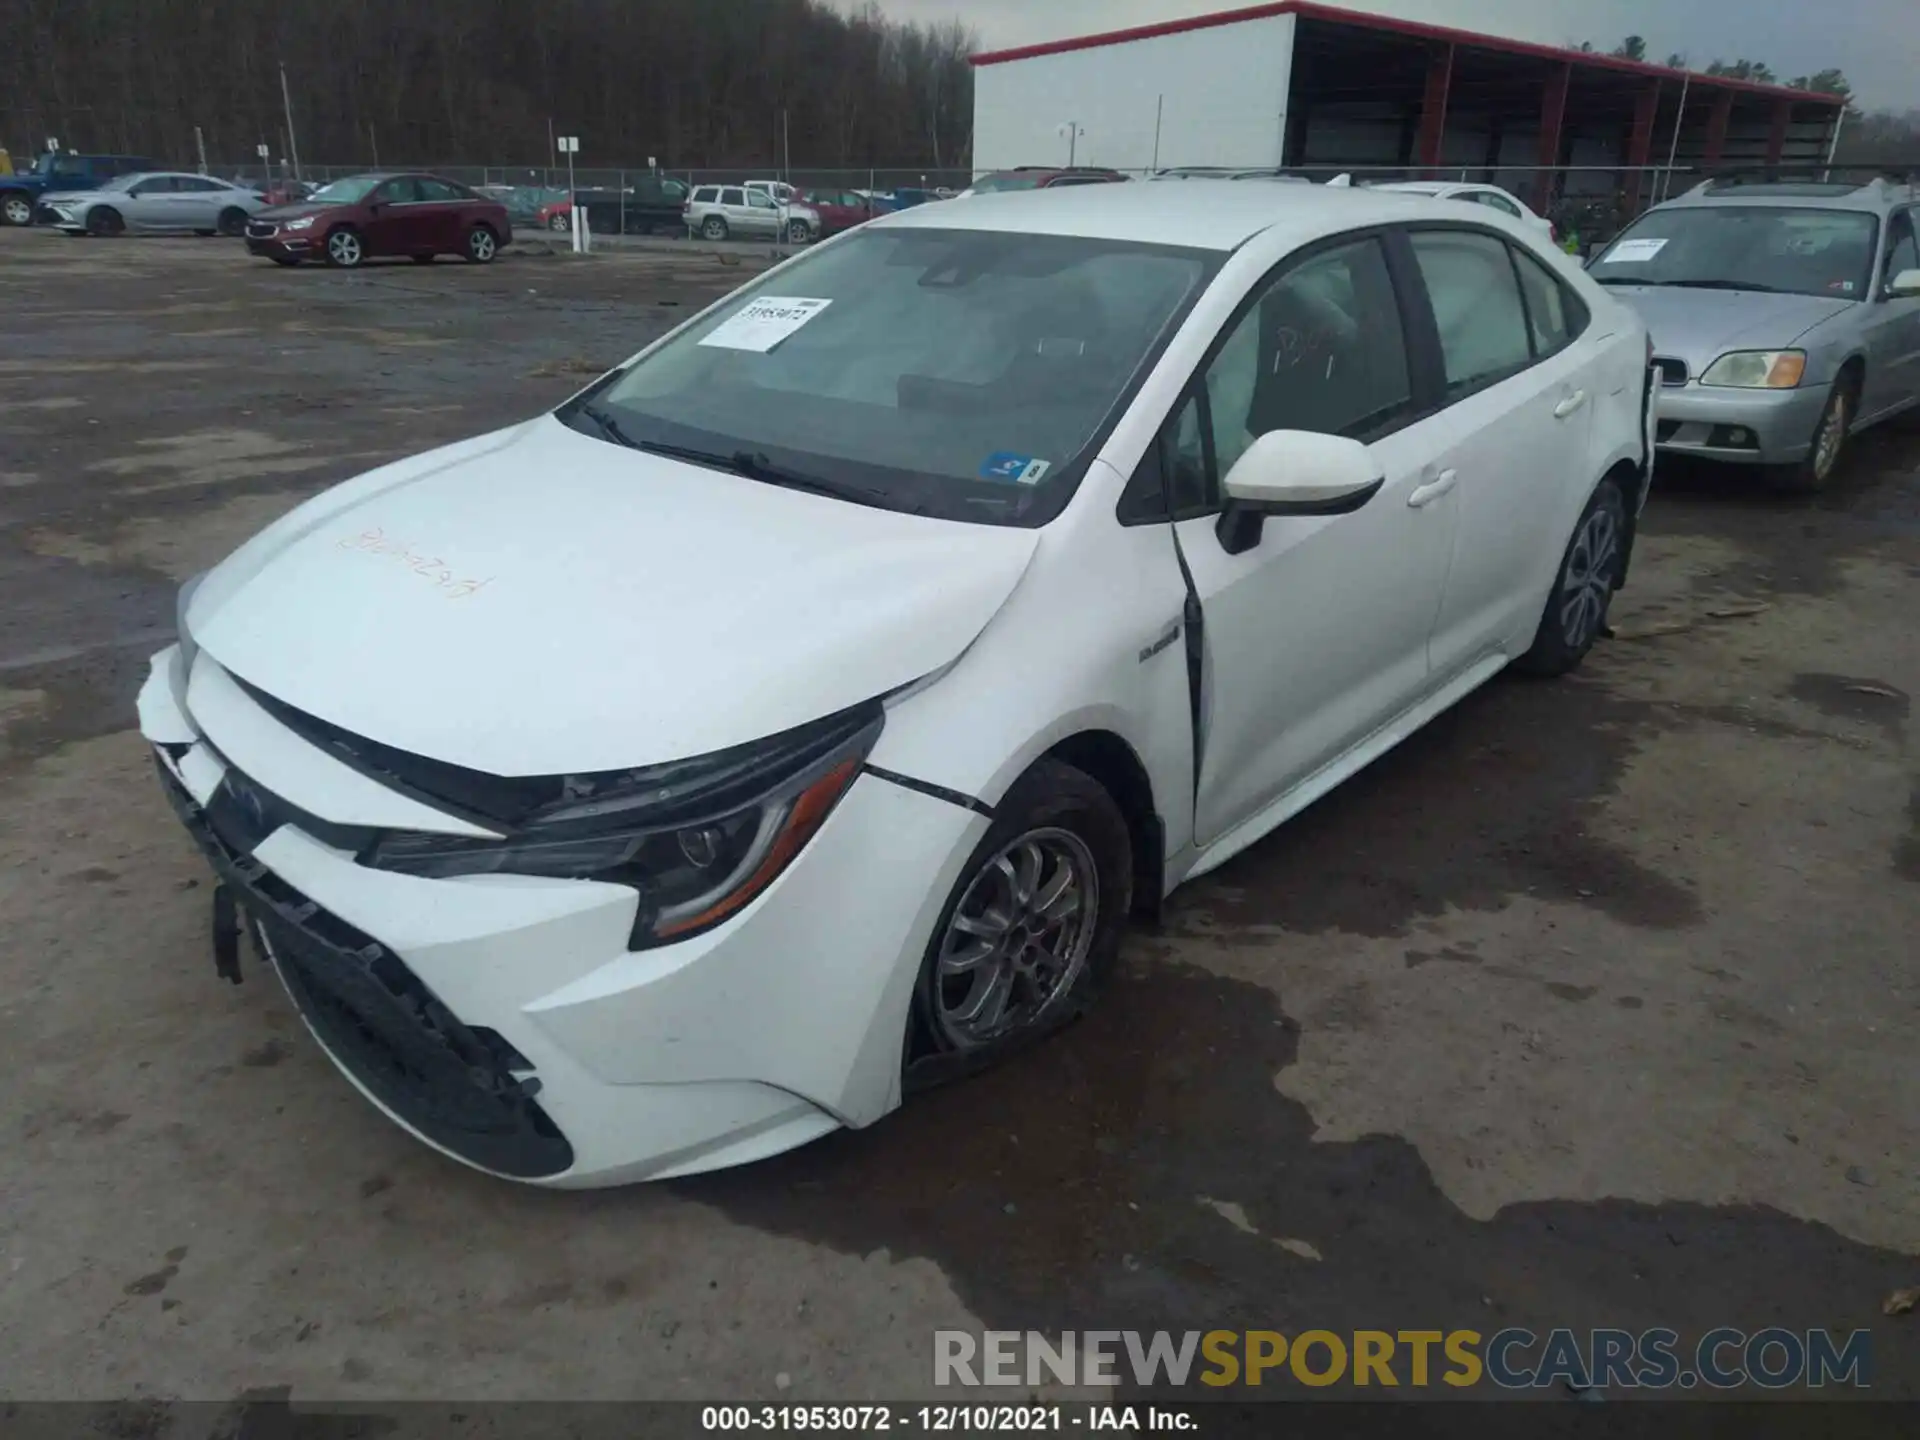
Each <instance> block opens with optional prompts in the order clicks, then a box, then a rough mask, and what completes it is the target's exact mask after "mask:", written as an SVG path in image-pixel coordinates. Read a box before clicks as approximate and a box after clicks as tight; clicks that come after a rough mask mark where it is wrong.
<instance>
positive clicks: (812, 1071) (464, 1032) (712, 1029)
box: [140, 647, 986, 1187]
mask: <svg viewBox="0 0 1920 1440" xmlns="http://www.w3.org/2000/svg"><path fill="white" fill-rule="evenodd" d="M188 669H189V667H188V664H187V662H186V661H185V660H184V659H183V658H182V656H181V652H180V650H179V648H178V647H172V648H170V649H168V650H166V651H163V652H161V654H159V655H157V656H155V657H154V661H153V666H152V671H151V673H150V675H149V676H148V679H147V682H146V684H145V686H144V687H143V689H142V691H141V695H140V719H141V729H142V732H143V733H144V734H145V735H146V736H147V738H148V739H149V740H150V741H152V742H153V744H154V746H155V750H156V754H157V756H158V758H159V761H160V765H161V768H162V771H163V776H162V783H163V785H164V786H165V787H166V788H167V790H168V793H169V796H170V798H171V800H172V802H173V804H174V806H175V809H176V810H177V811H178V812H179V814H180V817H181V820H182V822H183V824H185V825H186V827H187V829H188V830H189V832H190V833H192V834H193V836H194V838H195V840H196V842H197V843H198V844H199V845H200V847H201V849H202V851H203V852H204V853H206V855H207V857H208V860H209V862H210V863H211V864H212V865H213V867H214V868H215V870H216V872H218V873H219V875H220V876H221V878H222V880H223V881H224V882H225V883H226V884H227V885H228V886H229V887H230V888H231V890H232V891H233V893H234V896H235V898H236V899H237V900H238V901H239V902H240V904H241V906H242V907H243V909H244V910H245V912H246V914H247V916H248V917H249V921H250V923H251V927H252V928H253V930H254V933H255V935H256V936H257V938H258V940H259V942H260V944H261V946H262V948H263V949H264V951H265V952H266V955H267V957H268V958H269V959H270V960H271V962H272V964H273V967H274V969H275V970H276V971H277V972H278V974H279V976H280V978H281V980H282V982H283V984H284V985H285V987H286V989H287V991H288V994H289V995H290V996H291V997H292V999H293V1001H294V1003H295V1005H296V1007H297V1008H298V1009H299V1010H300V1013H301V1015H302V1017H303V1018H304V1019H305V1021H306V1023H307V1025H308V1027H309V1029H310V1030H312V1032H313V1034H314V1036H315V1038H316V1039H317V1040H318V1041H319V1042H320V1044H321V1045H322V1047H323V1048H324V1049H325V1050H326V1052H327V1054H328V1055H329V1056H330V1057H331V1058H332V1059H333V1060H334V1062H335V1063H336V1064H337V1065H338V1066H339V1067H340V1069H341V1070H342V1071H343V1072H344V1073H345V1074H346V1075H347V1077H348V1078H349V1079H350V1080H351V1081H352V1082H353V1083H354V1085H355V1086H356V1087H357V1088H358V1089H359V1090H360V1091H361V1092H362V1093H363V1094H364V1095H365V1096H366V1097H367V1098H368V1099H369V1100H371V1101H372V1102H373V1103H374V1104H375V1105H376V1106H378V1107H379V1108H380V1109H381V1110H383V1111H384V1112H385V1113H386V1114H387V1115H388V1116H389V1117H390V1118H392V1119H393V1120H395V1121H396V1122H397V1123H399V1124H400V1125H402V1126H404V1127H405V1128H406V1129H408V1130H409V1131H411V1132H412V1133H413V1134H414V1135H416V1136H417V1137H418V1138H420V1139H421V1140H423V1141H425V1142H426V1143H428V1144H430V1145H433V1146H434V1147H435V1148H437V1149H440V1150H442V1151H444V1152H446V1153H447V1154H449V1155H452V1156H454V1157H455V1158H457V1159H460V1160H463V1161H465V1162H466V1163H468V1164H470V1165H473V1166H475V1167H476V1168H479V1169H482V1170H486V1171H489V1172H491V1173H494V1174H499V1175H503V1176H508V1177H511V1178H515V1179H521V1180H528V1181H532V1182H534V1183H539V1184H545V1185H554V1186H563V1187H587V1186H595V1185H608V1184H618V1183H623V1182H626V1181H630V1180H639V1179H648V1178H661V1177H665V1176H669V1175H684V1174H692V1173H697V1172H699V1171H702V1170H708V1169H715V1168H719V1167H722V1166H727V1165H733V1164H740V1163H744V1162H746V1161H750V1160H755V1159H760V1158H764V1157H766V1156H769V1155H774V1154H778V1153H779V1152H781V1151H783V1150H787V1149H790V1148H792V1147H793V1146H796V1145H799V1144H803V1143H805V1142H806V1141H808V1140H811V1139H814V1138H815V1137H817V1136H819V1135H822V1134H824V1133H826V1132H828V1131H830V1130H833V1129H835V1128H838V1127H840V1126H843V1125H852V1126H858V1125H864V1124H867V1123H870V1122H871V1121H873V1120H875V1119H878V1118H879V1117H880V1116H881V1115H883V1114H885V1113H886V1112H887V1111H888V1110H890V1109H892V1108H893V1107H894V1106H895V1105H896V1104H898V1103H899V1097H900V1073H901V1061H902V1053H901V1049H902V1042H903V1040H904V1037H905V1034H906V1017H907V1013H908V1007H909V1003H910V999H911V993H912V986H913V982H914V979H915V976H916V974H917V971H918V967H919V959H920V956H921V954H922V953H923V952H924V948H925V944H926V937H927V936H928V935H929V934H930V933H931V931H932V927H933V924H934V921H935V919H936V918H937V914H938V909H939V905H940V903H941V901H942V900H943V899H944V897H945V894H946V892H947V889H948V888H949V887H950V885H951V883H952V880H953V878H954V876H955V875H957V873H958V870H959V867H960V865H961V864H962V863H963V862H964V860H965V857H966V855H967V853H968V851H969V850H970V849H971V847H972V845H973V843H974V842H975V840H977V838H978V830H979V829H980V828H984V826H985V824H986V821H985V820H984V819H983V818H981V817H980V816H978V815H975V814H973V813H972V812H970V811H967V810H964V809H961V808H960V807H957V806H953V805H949V804H946V803H944V802H942V801H940V800H936V799H933V798H931V797H929V796H926V795H922V794H920V793H918V792H916V791H912V790H908V789H905V788H903V787H900V786H897V785H893V784H890V783H888V782H886V781H883V780H880V779H877V778H875V777H873V776H870V775H868V776H862V777H861V778H860V779H859V780H858V781H856V782H855V784H854V786H853V787H852V788H851V789H850V790H849V791H848V793H847V795H846V796H845V798H844V799H843V800H842V801H841V802H840V804H839V806H838V807H837V808H836V809H835V811H834V813H833V814H832V815H831V816H829V817H828V819H827V821H826V823H825V824H824V825H823V826H822V828H821V830H820V832H819V833H818V834H817V835H816V836H815V837H814V839H813V841H812V842H811V843H810V844H809V845H808V847H807V848H806V849H805V850H804V851H802V853H801V854H800V855H799V856H798V857H797V858H796V859H795V860H794V862H793V863H792V865H791V866H790V867H789V868H788V870H787V871H786V872H785V873H784V874H783V875H781V876H780V877H779V879H777V880H776V881H775V882H774V883H773V884H772V885H771V886H769V887H768V889H767V890H766V892H765V893H763V894H762V895H760V896H759V897H758V898H757V899H756V900H755V901H754V902H753V903H752V904H750V905H749V906H747V907H746V908H745V909H744V910H743V911H742V912H741V914H739V915H738V916H736V917H734V918H733V919H732V920H730V921H728V922H727V923H726V924H724V925H722V926H720V927H718V928H716V929H714V930H712V931H709V932H706V933H704V934H702V935H699V936H696V937H694V938H692V939H689V940H687V941H684V942H682V943H680V944H678V945H672V946H667V947H663V948H660V949H655V950H648V951H641V952H629V951H628V950H627V949H626V939H627V936H628V934H629V931H630V929H631V925H632V920H633V911H634V903H635V901H634V895H633V892H632V891H631V890H628V889H626V888H625V887H623V886H618V885H610V884H601V883H598V882H594V881H579V880H574V881H555V880H544V879H533V878H528V877H523V876H485V877H469V878H465V879H459V880H429V879H421V878H418V877H414V876H409V875H403V874H396V873H393V872H389V871H383V870H376V869H373V868H371V867H368V866H364V865H361V864H359V863H358V862H357V861H356V860H355V858H354V855H353V854H352V853H351V852H350V851H348V850H346V849H343V848H340V847H339V846H338V845H337V844H329V843H327V841H326V839H324V838H321V835H320V834H316V833H313V832H316V831H317V832H324V833H327V834H331V833H332V831H333V829H334V827H336V826H353V825H357V824H361V823H363V822H364V821H365V820H366V819H367V818H368V815H367V814H366V813H362V807H364V806H366V805H368V804H378V805H380V806H382V807H390V806H391V805H392V804H393V803H396V802H397V803H401V804H410V803H412V802H411V801H408V800H406V799H405V798H404V797H396V796H393V795H391V794H388V795H385V796H372V797H366V796H360V795H357V794H356V793H355V792H354V791H353V790H352V789H351V787H347V786H344V785H343V786H340V787H338V788H335V787H331V786H329V785H328V784H327V783H326V782H327V779H328V774H329V770H328V767H329V766H330V765H332V764H333V763H334V762H332V761H331V760H330V759H328V758H327V757H324V756H321V755H320V754H319V753H318V752H317V751H315V750H314V749H313V747H312V746H310V745H309V744H308V743H307V742H306V741H305V740H303V739H301V738H300V737H298V736H296V735H294V734H293V732H291V731H290V730H286V729H285V728H284V727H281V726H279V725H278V724H277V722H274V721H273V720H272V718H271V717H270V716H267V715H266V713H265V712H264V711H263V710H259V709H258V708H257V707H254V708H252V709H251V710H249V708H248V707H252V705H253V702H252V701H251V700H249V699H247V697H246V696H245V694H244V692H243V691H241V690H240V689H239V687H237V686H235V685H233V683H232V681H231V679H230V677H227V676H226V674H225V672H224V671H221V670H220V669H219V667H218V665H217V664H216V663H215V662H214V661H213V660H212V659H211V657H208V656H206V655H204V654H200V655H197V656H195V657H194V659H193V661H192V664H191V671H192V673H191V675H189V674H187V673H186V672H187V671H188ZM355 778H356V779H361V780H364V777H355ZM303 819H304V820H305V824H303V823H302V820H303ZM335 838H337V837H335Z"/></svg>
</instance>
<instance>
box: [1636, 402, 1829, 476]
mask: <svg viewBox="0 0 1920 1440" xmlns="http://www.w3.org/2000/svg"><path fill="white" fill-rule="evenodd" d="M1658 404H1659V418H1660V425H1659V432H1658V434H1659V445H1660V449H1661V451H1662V452H1663V453H1665V454H1668V455H1692V456H1694V457H1696V458H1698V459H1702V460H1727V461H1732V462H1734V463H1736V464H1744V465H1796V464H1798V463H1799V462H1800V461H1802V460H1804V459H1806V458H1807V454H1808V452H1809V451H1811V450H1812V448H1813V432H1814V431H1815V430H1817V429H1818V428H1819V426H1820V417H1821V415H1822V414H1824V413H1825V411H1826V408H1827V391H1826V389H1825V388H1824V387H1821V388H1802V389H1798V390H1738V389H1733V388H1731V387H1726V386H1706V385H1700V384H1698V383H1697V382H1692V383H1689V384H1687V385H1685V386H1672V387H1667V388H1663V389H1662V390H1660V391H1659V400H1658Z"/></svg>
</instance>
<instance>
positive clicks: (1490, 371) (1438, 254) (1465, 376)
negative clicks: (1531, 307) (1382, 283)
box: [1412, 230, 1533, 400]
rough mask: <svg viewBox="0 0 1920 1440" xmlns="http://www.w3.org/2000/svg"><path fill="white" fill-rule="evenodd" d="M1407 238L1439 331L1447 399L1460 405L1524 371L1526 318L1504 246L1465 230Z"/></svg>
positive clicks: (1529, 358) (1528, 357)
mask: <svg viewBox="0 0 1920 1440" xmlns="http://www.w3.org/2000/svg"><path fill="white" fill-rule="evenodd" d="M1412 240H1413V252H1414V255H1415V256H1416V257H1417V259H1418V260H1419V262H1420V274H1421V276H1422V278H1424V279H1425V281H1426V283H1427V294H1428V295H1429V296H1430V297H1431V299H1432V301H1433V318H1434V320H1435V321H1436V322H1437V323H1438V324H1439V327H1440V348H1441V351H1442V353H1443V354H1444V356H1445V359H1446V368H1447V398H1448V399H1449V400H1459V399H1463V398H1465V397H1466V396H1468V395H1471V394H1472V393H1473V392H1474V391H1476V390H1482V389H1485V388H1486V387H1487V386H1489V385H1492V384H1495V383H1496V382H1498V381H1500V380H1504V379H1506V378H1507V376H1509V375H1513V374H1516V373H1518V372H1519V371H1521V370H1524V369H1526V368H1527V366H1529V365H1531V364H1532V363H1533V345H1532V341H1531V337H1530V336H1529V334H1528V330H1527V312H1526V307H1525V306H1524V305H1523V304H1522V303H1521V300H1520V285H1519V282H1518V280H1516V279H1515V278H1514V271H1513V263H1512V262H1511V261H1510V260H1509V259H1508V258H1507V256H1508V249H1507V242H1506V241H1504V240H1502V239H1500V238H1499V237H1497V236H1494V235H1483V234H1477V233H1474V232H1472V231H1466V230H1417V231H1415V232H1414V233H1413V236H1412Z"/></svg>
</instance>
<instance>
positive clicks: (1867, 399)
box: [1860, 210, 1920, 419]
mask: <svg viewBox="0 0 1920 1440" xmlns="http://www.w3.org/2000/svg"><path fill="white" fill-rule="evenodd" d="M1914 228H1915V222H1914V212H1913V211H1912V210H1900V211H1896V212H1895V213H1894V216H1893V218H1892V219H1891V220H1889V221H1888V222H1887V257H1886V259H1885V260H1884V261H1883V262H1882V263H1881V267H1880V275H1879V280H1878V283H1877V284H1876V285H1875V286H1874V287H1873V292H1872V293H1871V294H1870V295H1869V296H1868V298H1867V306H1868V308H1867V312H1866V313H1867V331H1868V334H1867V346H1868V355H1867V383H1866V390H1865V392H1864V393H1863V394H1862V395H1861V397H1860V416H1861V418H1863V419H1877V418H1878V417H1880V416H1882V415H1889V414H1892V413H1893V412H1894V411H1896V410H1900V409H1903V408H1905V407H1906V406H1909V405H1911V404H1913V403H1914V401H1915V400H1916V399H1920V299H1896V298H1895V297H1893V296H1891V295H1889V294H1887V287H1888V286H1889V285H1891V284H1892V283H1893V281H1894V279H1895V278H1896V277H1897V276H1899V275H1902V274H1904V273H1905V272H1907V271H1909V270H1920V239H1916V237H1915V233H1914Z"/></svg>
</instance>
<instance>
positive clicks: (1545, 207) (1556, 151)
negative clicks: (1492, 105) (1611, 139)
mask: <svg viewBox="0 0 1920 1440" xmlns="http://www.w3.org/2000/svg"><path fill="white" fill-rule="evenodd" d="M1572 87H1573V65H1572V63H1571V62H1569V63H1567V64H1565V65H1562V66H1560V67H1559V68H1558V69H1557V70H1555V71H1554V72H1553V74H1552V76H1551V77H1550V78H1549V79H1548V80H1547V88H1546V93H1545V94H1544V95H1543V96H1542V97H1541V101H1540V155H1539V159H1538V161H1537V162H1536V163H1537V164H1538V165H1539V166H1540V169H1539V171H1538V172H1537V173H1536V174H1535V176H1534V179H1533V208H1534V209H1535V210H1537V211H1539V212H1540V213H1541V214H1542V215H1544V214H1546V213H1547V212H1548V211H1549V210H1551V209H1552V208H1553V198H1554V197H1553V191H1554V178H1555V177H1554V169H1555V167H1557V166H1558V165H1559V164H1560V144H1561V141H1562V139H1563V138H1564V137H1565V135H1566V130H1567V92H1568V91H1569V90H1570V89H1572Z"/></svg>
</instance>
